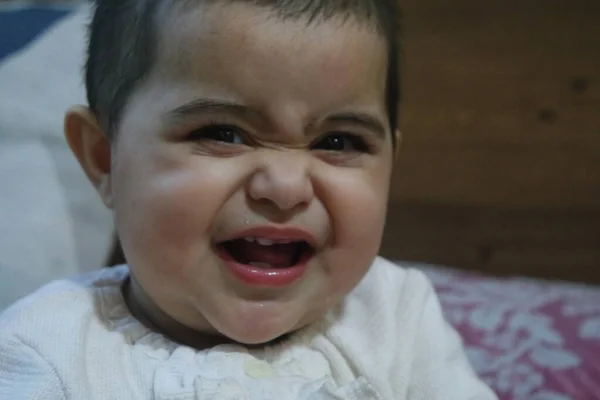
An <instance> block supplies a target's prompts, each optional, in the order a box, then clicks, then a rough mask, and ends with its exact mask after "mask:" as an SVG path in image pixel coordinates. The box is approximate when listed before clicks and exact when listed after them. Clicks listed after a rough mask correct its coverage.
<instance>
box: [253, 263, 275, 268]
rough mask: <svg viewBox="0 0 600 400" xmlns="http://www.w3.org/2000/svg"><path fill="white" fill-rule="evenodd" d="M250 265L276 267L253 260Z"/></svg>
mask: <svg viewBox="0 0 600 400" xmlns="http://www.w3.org/2000/svg"><path fill="white" fill-rule="evenodd" d="M250 265H252V266H253V267H258V268H274V267H273V266H272V265H271V264H267V263H264V262H251V263H250Z"/></svg>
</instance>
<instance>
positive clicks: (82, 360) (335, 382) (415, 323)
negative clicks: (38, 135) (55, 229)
mask: <svg viewBox="0 0 600 400" xmlns="http://www.w3.org/2000/svg"><path fill="white" fill-rule="evenodd" d="M127 275H128V269H127V267H126V266H121V267H118V268H112V269H104V270H100V271H97V272H94V273H92V274H89V275H87V276H83V277H79V278H76V279H71V280H64V281H58V282H54V283H51V284H49V285H47V286H45V287H44V288H42V289H40V290H39V291H37V292H36V293H34V294H33V295H31V296H29V297H27V298H25V299H24V300H21V301H20V302H18V303H17V304H15V305H14V306H12V307H11V308H10V309H8V310H7V311H5V312H4V313H3V314H2V315H0V399H2V400H42V399H43V400H55V399H75V400H88V399H89V400H92V399H103V400H106V399H110V400H119V399H124V400H134V399H156V400H184V399H185V400H192V399H198V400H208V399H213V400H216V399H219V400H270V399H273V400H275V399H277V400H286V399H289V400H299V399H307V400H308V399H310V400H358V399H360V400H376V399H377V400H395V399H410V400H429V399H440V400H467V399H477V400H488V399H496V396H495V395H494V394H493V393H492V392H491V391H490V389H488V388H487V387H486V386H485V385H484V384H483V383H482V382H481V381H480V380H479V379H478V378H477V376H476V375H475V373H474V372H473V370H472V369H471V367H470V365H469V364H468V362H467V360H466V357H465V356H464V353H463V348H462V343H461V340H460V338H459V336H458V335H457V333H456V332H455V331H454V330H453V329H452V328H451V327H450V326H449V325H448V324H447V323H446V322H445V321H444V319H443V317H442V313H441V310H440V306H439V303H438V300H437V298H436V296H435V294H434V292H433V290H432V287H431V285H430V283H429V282H428V280H427V279H426V278H425V277H424V275H423V274H422V273H420V272H418V271H415V270H405V269H402V268H400V267H398V266H396V265H394V264H391V263H390V262H388V261H386V260H383V259H380V258H378V259H376V260H375V262H374V264H373V266H372V268H371V269H370V271H369V273H368V274H367V275H366V276H365V278H364V279H363V280H362V281H361V283H360V284H359V285H358V286H357V287H356V288H355V290H354V291H352V292H351V293H350V294H349V295H348V297H347V298H346V299H345V301H344V302H343V303H342V304H341V305H340V306H339V307H337V308H336V309H335V310H332V311H331V313H330V314H329V315H327V316H326V317H324V318H323V320H322V321H320V322H319V323H316V324H314V325H313V326H311V327H309V328H307V329H305V330H304V331H302V332H300V333H298V334H296V335H295V336H293V337H292V338H290V339H289V340H288V341H286V342H285V343H280V344H278V345H275V346H271V347H267V348H265V349H262V350H254V349H253V350H248V349H245V348H244V347H242V346H238V345H221V346H216V347H214V348H212V349H209V350H203V351H197V350H195V349H192V348H189V347H185V346H182V345H179V344H176V343H174V342H172V341H170V340H169V339H168V338H166V337H164V336H162V335H160V334H158V333H155V332H152V331H150V330H149V329H147V328H146V327H145V326H143V325H142V324H141V323H140V322H139V321H137V320H136V319H135V318H134V317H133V316H132V315H131V314H130V312H129V310H128V309H127V306H126V305H125V303H124V300H123V297H122V295H121V285H122V283H123V281H124V279H125V278H126V277H127Z"/></svg>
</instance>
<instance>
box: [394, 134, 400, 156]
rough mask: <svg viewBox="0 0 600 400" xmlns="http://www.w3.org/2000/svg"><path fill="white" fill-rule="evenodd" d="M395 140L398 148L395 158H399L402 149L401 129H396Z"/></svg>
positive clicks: (395, 151)
mask: <svg viewBox="0 0 600 400" xmlns="http://www.w3.org/2000/svg"><path fill="white" fill-rule="evenodd" d="M394 140H395V143H396V148H395V150H394V158H397V157H398V155H399V154H400V148H401V147H402V132H401V131H400V129H396V131H395V132H394Z"/></svg>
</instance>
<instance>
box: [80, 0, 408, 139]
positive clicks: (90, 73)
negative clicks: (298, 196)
mask: <svg viewBox="0 0 600 400" xmlns="http://www.w3.org/2000/svg"><path fill="white" fill-rule="evenodd" d="M203 1H204V2H211V3H214V2H217V1H223V2H224V1H229V2H235V1H244V0H95V1H94V3H95V12H94V16H93V18H92V21H91V24H90V27H89V43H88V50H87V63H86V67H85V85H86V90H87V99H88V103H89V106H90V108H91V109H92V111H93V112H94V113H95V114H96V116H97V118H98V119H99V122H100V124H101V126H102V127H103V128H104V130H105V131H106V132H107V135H108V136H109V137H111V138H112V136H113V135H114V134H115V132H116V131H117V128H118V125H119V122H120V118H121V114H122V112H123V110H124V108H125V107H126V105H127V102H128V100H129V97H130V96H131V94H132V93H133V91H134V90H135V89H136V88H137V87H138V85H139V84H140V82H142V81H143V80H144V79H146V77H147V75H148V74H149V73H150V71H151V69H152V67H153V65H154V63H155V61H156V54H157V43H158V32H159V30H158V25H159V21H160V20H159V18H160V15H164V13H163V12H162V11H163V10H164V9H163V7H162V6H164V5H167V6H170V7H172V6H174V5H180V4H185V5H195V4H198V3H201V2H203ZM246 1H247V2H248V3H251V4H255V5H257V6H260V7H265V8H269V9H271V10H273V11H275V12H276V13H277V14H278V15H279V16H281V17H282V18H295V19H298V18H306V19H307V21H308V22H309V23H310V22H311V21H313V20H315V19H328V18H332V17H335V16H340V15H341V16H345V17H350V16H352V17H355V18H358V19H361V20H365V21H368V22H372V23H374V24H375V25H376V28H377V30H378V32H379V33H380V34H381V35H382V36H383V37H384V38H385V40H386V42H387V45H388V60H389V61H388V76H387V89H386V105H387V112H388V116H389V123H390V127H391V128H392V130H395V129H396V127H397V125H398V113H399V109H398V108H399V104H400V62H399V59H400V57H399V55H400V43H399V42H400V40H399V37H400V10H399V6H398V4H397V0H246ZM165 3H166V4H165ZM177 3H179V4H177ZM159 14H160V15H159Z"/></svg>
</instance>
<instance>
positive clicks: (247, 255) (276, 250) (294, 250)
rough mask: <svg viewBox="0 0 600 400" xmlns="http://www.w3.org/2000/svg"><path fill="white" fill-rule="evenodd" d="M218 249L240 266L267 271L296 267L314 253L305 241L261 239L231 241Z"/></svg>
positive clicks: (223, 243) (221, 244) (248, 238)
mask: <svg viewBox="0 0 600 400" xmlns="http://www.w3.org/2000/svg"><path fill="white" fill-rule="evenodd" d="M217 247H218V248H219V250H220V251H221V252H223V253H224V255H226V256H228V258H231V259H233V260H235V262H237V263H239V264H243V265H251V266H253V267H258V268H266V269H281V268H291V267H294V266H296V265H298V264H300V263H301V262H302V261H304V260H306V259H308V258H309V257H310V256H311V255H312V254H313V252H314V249H313V247H312V246H311V245H310V244H309V243H307V242H305V241H290V240H282V241H277V240H272V239H266V238H260V237H244V238H239V239H234V240H229V241H225V242H222V243H220V244H218V245H217Z"/></svg>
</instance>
